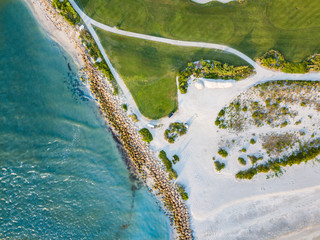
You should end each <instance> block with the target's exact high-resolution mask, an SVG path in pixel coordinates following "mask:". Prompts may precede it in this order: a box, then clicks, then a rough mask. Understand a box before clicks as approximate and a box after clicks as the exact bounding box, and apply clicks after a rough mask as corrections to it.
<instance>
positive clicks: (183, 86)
mask: <svg viewBox="0 0 320 240" xmlns="http://www.w3.org/2000/svg"><path fill="white" fill-rule="evenodd" d="M200 66H201V67H197V66H196V65H195V64H194V63H192V62H191V63H188V67H187V68H186V69H184V70H183V71H180V72H179V73H178V77H179V78H178V81H179V90H180V92H181V93H182V94H184V93H186V92H187V89H188V78H189V77H190V76H191V75H194V76H195V77H196V78H200V77H203V78H212V79H225V80H227V79H233V80H240V79H244V78H247V77H249V76H250V75H251V74H252V73H253V68H252V67H251V66H233V65H229V64H227V63H221V62H219V61H204V60H201V61H200Z"/></svg>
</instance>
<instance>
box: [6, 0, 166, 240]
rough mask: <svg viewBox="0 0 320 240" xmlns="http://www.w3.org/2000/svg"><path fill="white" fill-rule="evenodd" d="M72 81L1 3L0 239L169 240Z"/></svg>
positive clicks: (10, 2) (62, 55) (10, 3)
mask: <svg viewBox="0 0 320 240" xmlns="http://www.w3.org/2000/svg"><path fill="white" fill-rule="evenodd" d="M68 63H70V66H71V68H72V71H70V70H69V69H68ZM76 73H77V68H76V66H75V65H74V63H73V62H72V60H71V59H70V58H69V56H68V55H67V53H66V52H64V51H63V50H62V49H61V48H60V47H59V46H58V45H57V44H55V43H54V42H53V41H52V40H51V39H49V38H48V37H47V36H46V34H45V33H44V32H43V31H42V30H41V29H40V27H39V25H38V23H37V22H36V20H35V19H34V18H33V16H32V14H31V12H30V11H29V9H28V8H27V6H26V5H25V3H24V2H22V1H21V0H0V238H1V239H139V240H140V239H141V240H142V239H169V237H170V235H169V232H170V224H169V220H168V218H167V217H166V216H165V215H164V213H163V212H161V211H160V209H159V207H158V205H157V203H156V201H155V199H154V198H153V196H151V194H150V193H149V192H148V191H147V189H146V188H145V187H144V186H143V185H141V184H140V183H139V182H137V181H135V180H130V179H131V178H130V173H129V171H128V170H127V168H126V165H125V163H124V160H123V159H122V157H121V155H120V153H119V150H118V148H117V146H116V143H115V142H114V140H113V138H112V136H111V134H110V133H109V132H108V130H107V128H106V126H105V123H104V120H103V118H102V117H101V116H100V113H99V111H98V109H97V107H96V105H95V104H94V102H93V101H91V100H88V99H87V98H85V97H84V96H83V95H86V94H87V93H86V92H85V88H84V87H83V86H82V84H81V83H80V82H79V81H78V80H77V76H76Z"/></svg>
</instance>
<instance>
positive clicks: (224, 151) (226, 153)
mask: <svg viewBox="0 0 320 240" xmlns="http://www.w3.org/2000/svg"><path fill="white" fill-rule="evenodd" d="M218 153H219V155H221V156H222V157H227V156H228V152H227V151H226V150H224V149H222V148H220V149H219V151H218Z"/></svg>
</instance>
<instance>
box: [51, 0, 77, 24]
mask: <svg viewBox="0 0 320 240" xmlns="http://www.w3.org/2000/svg"><path fill="white" fill-rule="evenodd" d="M51 3H52V6H53V7H54V8H57V9H59V11H60V13H59V14H60V15H61V16H63V17H64V19H65V20H66V21H67V22H68V23H70V24H71V25H72V26H74V25H76V24H78V23H79V22H80V16H79V15H78V13H77V12H76V11H75V10H74V9H73V7H72V6H71V4H70V3H69V2H68V0H64V1H62V2H60V0H52V2H51Z"/></svg>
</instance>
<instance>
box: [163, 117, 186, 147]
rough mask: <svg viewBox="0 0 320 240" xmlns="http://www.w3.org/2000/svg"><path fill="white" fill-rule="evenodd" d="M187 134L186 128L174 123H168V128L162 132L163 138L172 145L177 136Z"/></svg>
mask: <svg viewBox="0 0 320 240" xmlns="http://www.w3.org/2000/svg"><path fill="white" fill-rule="evenodd" d="M186 133H187V127H186V125H185V124H184V123H180V122H174V123H170V125H169V128H168V129H166V130H165V131H164V138H165V139H166V140H167V141H168V142H169V143H174V142H175V141H176V138H177V137H178V136H182V135H184V134H186Z"/></svg>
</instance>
